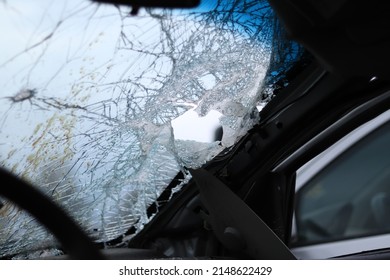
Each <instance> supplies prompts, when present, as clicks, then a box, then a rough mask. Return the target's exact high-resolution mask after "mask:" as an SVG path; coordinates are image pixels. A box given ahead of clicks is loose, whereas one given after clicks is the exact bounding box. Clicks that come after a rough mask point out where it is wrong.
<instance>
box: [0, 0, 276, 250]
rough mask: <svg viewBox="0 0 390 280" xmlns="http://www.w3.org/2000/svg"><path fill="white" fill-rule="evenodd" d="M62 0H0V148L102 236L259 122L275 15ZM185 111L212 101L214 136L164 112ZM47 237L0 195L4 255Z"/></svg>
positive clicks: (136, 217) (20, 172) (238, 6)
mask: <svg viewBox="0 0 390 280" xmlns="http://www.w3.org/2000/svg"><path fill="white" fill-rule="evenodd" d="M61 5H62V6H56V5H54V4H53V2H52V1H44V0H42V1H40V2H39V3H38V4H37V3H35V2H34V4H32V3H29V1H12V2H8V1H7V2H3V3H0V18H1V25H2V26H4V27H5V28H4V29H2V32H5V31H4V30H7V32H8V33H7V32H5V33H4V34H2V35H3V36H1V38H2V40H4V42H2V43H1V44H0V45H1V47H0V48H1V51H0V53H2V54H3V55H2V57H1V61H0V76H1V77H2V78H1V87H2V91H1V93H0V94H1V97H2V101H1V105H0V130H1V138H0V160H1V164H2V166H4V167H5V168H7V169H8V170H11V171H12V172H13V173H14V174H16V175H17V176H19V177H21V178H24V179H27V180H29V181H31V182H33V183H34V184H35V185H36V186H39V187H40V189H41V190H43V191H44V192H45V193H46V194H47V195H49V196H51V197H52V198H53V199H54V200H55V201H57V202H58V203H59V204H61V205H63V206H64V207H65V208H66V210H67V211H68V212H69V213H70V214H71V216H72V217H73V218H75V219H76V220H77V221H78V222H79V224H80V225H81V226H82V227H83V228H84V229H85V230H86V231H87V232H88V234H89V235H90V236H91V237H93V238H94V239H95V240H96V241H99V242H106V241H109V240H111V239H113V238H117V237H118V236H120V235H123V234H124V233H125V232H126V231H127V230H128V229H129V228H130V227H131V226H132V225H135V226H136V228H137V229H138V230H139V229H141V228H142V227H143V225H144V224H145V223H147V222H148V220H149V218H147V215H146V209H147V207H148V206H149V205H150V204H151V203H152V202H154V201H155V199H156V198H157V197H158V196H159V194H160V193H161V192H162V190H163V189H164V188H165V187H166V186H167V185H168V184H169V183H170V181H171V180H172V179H173V178H174V177H175V176H176V174H177V173H178V172H183V173H184V174H185V175H186V176H188V174H187V172H186V170H185V168H186V167H198V166H200V165H202V164H203V163H205V162H206V161H207V160H209V159H211V158H212V157H213V156H214V155H216V154H217V153H218V152H220V151H221V150H222V149H224V148H225V147H228V146H230V145H233V144H234V143H235V142H236V141H237V139H239V137H240V136H241V135H243V134H244V133H245V132H246V131H247V130H248V129H249V128H251V127H252V125H253V124H254V123H255V122H256V121H257V119H256V116H257V114H253V112H254V111H255V108H256V107H255V106H256V104H257V102H258V101H259V96H260V95H261V94H260V92H261V91H260V89H261V87H262V86H263V79H264V75H265V73H266V71H267V68H268V63H269V59H270V55H271V50H270V44H269V42H270V41H271V40H272V22H273V15H272V13H271V11H270V9H269V7H268V6H267V5H266V4H265V3H263V2H262V1H216V3H215V5H216V9H214V10H212V11H209V10H207V9H199V10H195V11H192V12H190V13H189V12H177V11H175V12H171V11H163V10H148V11H145V10H141V12H140V14H139V16H137V17H131V16H129V10H128V9H126V8H115V7H110V6H105V5H101V6H99V5H96V4H91V3H90V2H88V1H82V2H81V1H64V2H63V4H61ZM4 38H7V39H4ZM189 109H195V110H196V112H197V113H198V114H199V115H200V116H205V115H206V114H207V113H208V112H210V110H216V111H219V112H220V113H222V115H223V116H222V117H221V119H220V122H221V125H222V126H223V132H224V133H223V139H222V141H221V142H218V141H217V142H213V143H199V142H195V141H183V140H175V139H174V136H173V131H172V127H171V121H172V120H174V119H175V118H177V117H178V116H180V115H181V114H183V113H184V112H186V111H188V110H189ZM48 240H49V241H48ZM50 240H51V238H50V236H49V234H48V233H47V232H46V231H45V230H43V229H42V228H40V227H39V226H37V225H36V223H35V221H34V220H33V219H32V218H30V217H29V216H28V215H27V214H26V213H24V212H23V211H19V210H18V209H17V208H15V207H13V206H12V205H11V204H9V203H7V202H5V207H3V208H1V209H0V254H1V255H10V254H16V253H20V252H23V251H28V250H33V249H36V248H35V247H34V246H36V244H40V245H39V246H40V247H39V248H44V247H48V246H49V245H47V244H49V243H51V242H54V241H50ZM43 241H45V242H43ZM15 244H16V245H15Z"/></svg>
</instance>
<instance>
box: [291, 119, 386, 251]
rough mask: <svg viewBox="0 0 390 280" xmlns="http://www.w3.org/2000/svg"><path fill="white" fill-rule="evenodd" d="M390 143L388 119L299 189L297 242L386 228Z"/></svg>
mask: <svg viewBox="0 0 390 280" xmlns="http://www.w3.org/2000/svg"><path fill="white" fill-rule="evenodd" d="M389 145H390V123H386V124H384V125H382V126H381V127H380V128H377V129H376V130H374V131H373V132H371V133H370V134H368V135H367V136H365V137H364V138H362V139H361V140H359V141H358V142H357V143H355V144H353V145H352V146H351V147H349V148H348V149H347V150H346V151H345V152H343V153H342V154H340V155H339V156H338V157H336V158H335V159H334V160H333V161H332V162H330V163H329V164H328V165H326V166H325V167H324V168H323V169H321V170H320V171H319V172H318V173H317V174H315V175H314V176H313V177H312V178H311V179H310V180H309V181H308V182H307V183H305V184H304V185H303V186H302V187H301V188H300V189H299V190H298V191H297V199H296V212H295V219H296V231H297V232H296V237H295V241H294V243H295V244H294V245H295V246H301V245H309V244H318V243H325V242H330V241H336V240H343V239H350V238H357V237H363V236H371V235H377V234H381V233H387V232H390V147H389Z"/></svg>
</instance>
